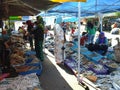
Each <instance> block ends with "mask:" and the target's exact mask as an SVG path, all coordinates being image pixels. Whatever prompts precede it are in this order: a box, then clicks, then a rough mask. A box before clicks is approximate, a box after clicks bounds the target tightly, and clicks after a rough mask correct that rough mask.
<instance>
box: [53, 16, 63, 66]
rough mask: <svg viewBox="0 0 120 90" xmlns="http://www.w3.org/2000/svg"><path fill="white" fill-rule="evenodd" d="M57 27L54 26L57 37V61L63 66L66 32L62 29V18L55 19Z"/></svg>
mask: <svg viewBox="0 0 120 90" xmlns="http://www.w3.org/2000/svg"><path fill="white" fill-rule="evenodd" d="M55 23H56V24H55V26H54V35H55V51H54V55H55V61H56V63H57V64H61V63H62V62H63V51H62V47H63V46H64V31H63V29H62V27H61V24H62V18H61V17H57V18H56V19H55Z"/></svg>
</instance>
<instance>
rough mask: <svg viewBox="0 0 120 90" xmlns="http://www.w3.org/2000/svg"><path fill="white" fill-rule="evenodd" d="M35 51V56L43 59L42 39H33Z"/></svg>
mask: <svg viewBox="0 0 120 90" xmlns="http://www.w3.org/2000/svg"><path fill="white" fill-rule="evenodd" d="M35 51H36V56H37V58H38V59H40V60H41V61H43V60H44V53H43V41H40V40H35Z"/></svg>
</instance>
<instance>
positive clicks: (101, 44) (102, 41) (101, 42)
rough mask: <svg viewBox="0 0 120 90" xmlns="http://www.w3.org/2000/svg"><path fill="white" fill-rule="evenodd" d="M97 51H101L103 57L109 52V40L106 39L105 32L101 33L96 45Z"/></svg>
mask: <svg viewBox="0 0 120 90" xmlns="http://www.w3.org/2000/svg"><path fill="white" fill-rule="evenodd" d="M94 48H95V51H98V52H99V51H101V54H102V55H105V54H106V52H107V50H108V39H107V38H106V37H105V34H104V32H100V34H99V36H98V38H97V39H96V42H95V45H94Z"/></svg>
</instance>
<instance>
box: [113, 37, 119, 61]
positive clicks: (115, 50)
mask: <svg viewBox="0 0 120 90" xmlns="http://www.w3.org/2000/svg"><path fill="white" fill-rule="evenodd" d="M116 39H117V41H118V44H117V45H116V46H114V54H115V57H116V62H120V42H119V38H116Z"/></svg>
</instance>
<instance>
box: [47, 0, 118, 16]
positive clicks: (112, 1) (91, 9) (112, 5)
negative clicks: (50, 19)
mask: <svg viewBox="0 0 120 90" xmlns="http://www.w3.org/2000/svg"><path fill="white" fill-rule="evenodd" d="M116 11H120V0H87V1H86V2H81V16H90V15H95V14H97V13H98V12H99V13H109V12H116ZM47 12H48V13H53V12H58V13H70V14H75V13H76V14H75V15H78V14H77V13H78V2H65V3H62V4H60V5H58V6H56V7H54V8H52V9H49V10H48V11H47Z"/></svg>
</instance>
